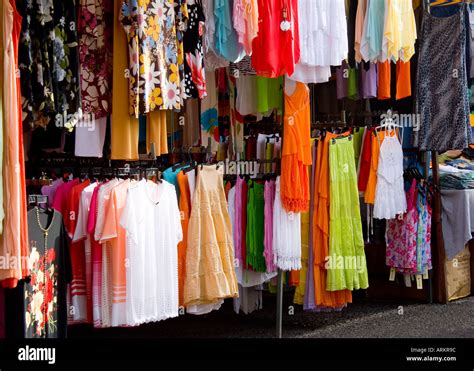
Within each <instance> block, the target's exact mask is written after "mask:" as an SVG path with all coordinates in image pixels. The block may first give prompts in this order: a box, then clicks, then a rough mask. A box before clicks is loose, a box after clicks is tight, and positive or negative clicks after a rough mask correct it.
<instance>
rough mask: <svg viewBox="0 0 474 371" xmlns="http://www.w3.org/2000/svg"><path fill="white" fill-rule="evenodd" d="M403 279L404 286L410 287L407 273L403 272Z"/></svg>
mask: <svg viewBox="0 0 474 371" xmlns="http://www.w3.org/2000/svg"><path fill="white" fill-rule="evenodd" d="M403 280H404V281H405V286H406V287H411V279H410V275H409V274H404V275H403Z"/></svg>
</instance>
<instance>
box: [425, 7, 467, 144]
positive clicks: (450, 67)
mask: <svg viewBox="0 0 474 371" xmlns="http://www.w3.org/2000/svg"><path fill="white" fill-rule="evenodd" d="M465 12H466V8H465V4H462V5H461V6H460V7H459V10H458V12H456V13H455V14H453V15H451V16H448V17H435V16H434V15H433V14H430V13H428V11H426V10H425V11H424V13H423V22H422V26H421V37H420V39H421V45H420V52H419V57H418V72H417V76H423V78H419V79H417V87H416V89H417V94H416V96H417V102H416V103H417V107H418V110H417V111H418V112H419V114H420V115H421V120H420V121H421V122H420V130H419V131H418V132H417V134H418V137H417V138H418V147H419V149H420V150H422V151H427V150H432V151H439V152H444V151H447V150H451V149H464V148H466V147H467V146H468V145H469V144H470V142H471V127H470V110H469V97H468V94H467V90H468V84H467V78H468V77H467V71H466V37H467V27H468V25H466V20H465V19H466V17H465Z"/></svg>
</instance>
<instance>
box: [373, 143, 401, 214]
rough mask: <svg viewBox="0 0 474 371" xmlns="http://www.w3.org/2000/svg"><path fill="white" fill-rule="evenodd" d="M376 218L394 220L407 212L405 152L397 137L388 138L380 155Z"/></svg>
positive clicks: (376, 190) (376, 192)
mask: <svg viewBox="0 0 474 371" xmlns="http://www.w3.org/2000/svg"><path fill="white" fill-rule="evenodd" d="M377 175H378V179H377V186H376V188H375V203H374V218H376V219H394V218H396V217H397V215H399V214H403V213H404V212H406V210H407V201H406V196H405V189H404V185H403V150H402V145H401V144H400V142H399V140H398V138H397V137H396V136H386V137H385V139H384V141H383V143H382V145H381V147H380V155H379V167H378V169H377Z"/></svg>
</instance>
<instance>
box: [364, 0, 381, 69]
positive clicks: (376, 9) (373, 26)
mask: <svg viewBox="0 0 474 371" xmlns="http://www.w3.org/2000/svg"><path fill="white" fill-rule="evenodd" d="M366 17H367V19H366V22H367V31H366V35H365V38H364V40H362V42H361V45H362V46H361V49H362V50H364V51H367V53H363V54H367V55H364V57H366V58H367V59H368V60H371V61H373V60H376V59H378V58H379V57H380V55H381V53H382V42H383V31H384V25H385V1H384V0H369V2H368V5H367V15H366ZM363 44H366V45H363ZM367 46H368V49H367Z"/></svg>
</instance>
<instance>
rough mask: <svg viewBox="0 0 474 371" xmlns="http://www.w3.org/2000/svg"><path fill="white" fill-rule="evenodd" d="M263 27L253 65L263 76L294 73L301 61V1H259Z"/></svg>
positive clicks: (261, 25)
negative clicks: (299, 16) (299, 18)
mask: <svg viewBox="0 0 474 371" xmlns="http://www.w3.org/2000/svg"><path fill="white" fill-rule="evenodd" d="M258 15H259V30H258V35H257V37H256V38H255V39H254V40H253V46H252V50H253V52H252V65H253V67H254V68H255V70H256V71H257V73H258V74H259V75H261V76H266V77H278V76H282V75H284V74H285V73H286V74H288V75H290V76H291V75H292V74H293V72H294V68H295V64H296V63H298V61H299V60H300V44H299V30H298V28H299V26H298V2H297V0H286V1H281V0H261V1H258Z"/></svg>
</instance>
